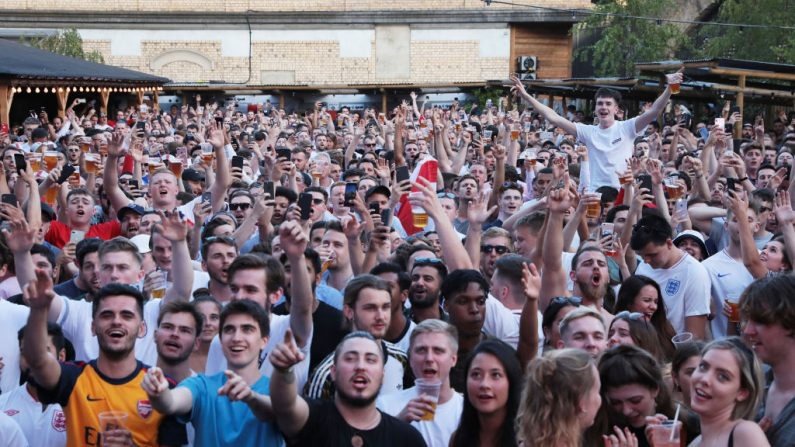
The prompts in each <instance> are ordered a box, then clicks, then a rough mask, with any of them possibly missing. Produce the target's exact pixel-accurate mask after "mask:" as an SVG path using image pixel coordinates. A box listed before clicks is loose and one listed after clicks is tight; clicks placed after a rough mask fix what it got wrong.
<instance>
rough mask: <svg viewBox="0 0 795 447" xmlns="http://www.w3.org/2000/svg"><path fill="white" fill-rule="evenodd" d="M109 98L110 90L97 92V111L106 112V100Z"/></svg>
mask: <svg viewBox="0 0 795 447" xmlns="http://www.w3.org/2000/svg"><path fill="white" fill-rule="evenodd" d="M109 99H110V90H107V91H104V90H102V91H100V92H99V111H100V112H102V113H104V114H105V115H106V116H107V114H108V100H109Z"/></svg>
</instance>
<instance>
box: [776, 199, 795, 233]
mask: <svg viewBox="0 0 795 447" xmlns="http://www.w3.org/2000/svg"><path fill="white" fill-rule="evenodd" d="M773 212H774V213H775V214H776V220H777V221H778V224H779V225H792V223H793V222H795V211H793V210H792V202H790V196H789V192H787V191H779V193H778V194H776V198H775V200H774V201H773Z"/></svg>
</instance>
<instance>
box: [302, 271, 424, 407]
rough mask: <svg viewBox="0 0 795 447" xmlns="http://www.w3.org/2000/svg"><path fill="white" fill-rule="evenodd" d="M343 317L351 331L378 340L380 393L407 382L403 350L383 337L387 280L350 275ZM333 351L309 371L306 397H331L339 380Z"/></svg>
mask: <svg viewBox="0 0 795 447" xmlns="http://www.w3.org/2000/svg"><path fill="white" fill-rule="evenodd" d="M344 302H345V305H344V307H343V315H344V317H345V321H346V322H347V323H348V325H349V327H351V328H352V329H353V330H354V331H364V332H366V333H368V334H369V335H371V336H372V337H373V338H375V339H376V340H378V341H379V343H381V344H382V346H383V350H384V353H385V354H386V356H387V360H386V362H385V363H386V365H385V367H384V368H385V369H384V379H383V385H384V386H383V388H382V389H381V392H382V393H384V394H387V393H393V392H395V391H399V390H402V389H405V388H408V387H410V386H411V384H412V383H414V376H413V375H412V374H411V369H410V368H409V364H408V359H407V358H406V353H405V352H404V351H403V350H402V349H400V348H398V347H397V346H395V345H393V344H391V343H388V342H385V341H383V338H384V335H386V330H387V328H389V322H390V316H391V312H390V311H391V307H392V299H391V296H390V289H389V284H387V283H386V281H384V280H382V279H380V278H378V277H376V276H373V275H369V274H365V275H360V276H357V277H356V278H354V279H352V280H351V282H350V283H349V284H348V286H347V287H345V301H344ZM335 361H336V356H335V355H329V356H327V357H326V358H325V359H323V361H321V362H320V364H319V365H318V366H317V367H316V368H315V369H314V370H313V371H312V374H311V375H310V377H309V381H308V382H307V384H306V389H305V390H304V395H305V396H306V397H308V398H310V399H332V398H334V390H335V388H336V386H337V384H339V382H338V381H337V380H336V379H337V377H335V376H334V363H335Z"/></svg>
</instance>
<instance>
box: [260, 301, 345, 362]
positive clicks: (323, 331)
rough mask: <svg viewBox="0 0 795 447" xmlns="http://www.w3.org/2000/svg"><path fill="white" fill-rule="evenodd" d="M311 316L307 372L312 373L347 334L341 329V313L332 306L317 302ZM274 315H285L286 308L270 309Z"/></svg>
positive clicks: (280, 305) (275, 307)
mask: <svg viewBox="0 0 795 447" xmlns="http://www.w3.org/2000/svg"><path fill="white" fill-rule="evenodd" d="M317 304H318V306H317V309H315V312H314V313H313V314H312V325H313V327H314V329H313V331H312V332H313V335H312V343H311V344H310V346H309V371H314V370H315V366H317V365H318V364H319V363H320V362H322V361H323V359H325V358H326V356H328V355H329V354H331V353H332V352H334V349H335V348H336V347H337V344H339V342H340V340H342V337H344V336H345V334H347V332H346V331H345V330H343V329H342V312H340V311H339V309H337V308H336V307H334V306H330V305H328V304H326V303H324V302H323V301H318V303H317ZM272 312H273V314H274V315H287V314H288V313H289V312H287V306H285V303H281V304H279V305H278V306H274V307H273V309H272Z"/></svg>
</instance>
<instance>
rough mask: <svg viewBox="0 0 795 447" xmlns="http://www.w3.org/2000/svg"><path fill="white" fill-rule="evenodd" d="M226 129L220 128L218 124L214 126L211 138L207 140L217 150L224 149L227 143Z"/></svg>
mask: <svg viewBox="0 0 795 447" xmlns="http://www.w3.org/2000/svg"><path fill="white" fill-rule="evenodd" d="M224 134H225V132H224V129H223V127H222V128H219V127H218V125H217V124H216V123H213V124H212V127H211V130H210V137H209V138H207V142H208V143H210V144H212V145H213V147H214V148H216V149H222V148H223V147H224V143H225V142H226V136H225V135H224Z"/></svg>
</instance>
